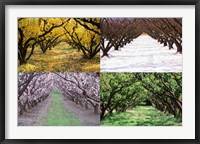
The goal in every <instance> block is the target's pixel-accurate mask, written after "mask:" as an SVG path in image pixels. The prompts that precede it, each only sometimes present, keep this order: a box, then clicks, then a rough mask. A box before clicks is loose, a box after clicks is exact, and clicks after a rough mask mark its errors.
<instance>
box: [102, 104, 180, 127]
mask: <svg viewBox="0 0 200 144" xmlns="http://www.w3.org/2000/svg"><path fill="white" fill-rule="evenodd" d="M101 125H104V126H180V125H181V121H180V120H177V119H175V118H173V117H172V116H170V115H167V114H165V113H163V112H160V111H158V110H157V109H155V108H154V107H152V106H138V107H136V108H134V109H132V110H128V111H127V112H122V113H114V114H113V115H111V116H108V117H107V118H105V119H104V120H103V121H101Z"/></svg>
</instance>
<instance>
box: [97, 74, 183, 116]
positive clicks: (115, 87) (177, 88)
mask: <svg viewBox="0 0 200 144" xmlns="http://www.w3.org/2000/svg"><path fill="white" fill-rule="evenodd" d="M100 87H101V92H100V100H101V119H103V118H105V117H106V116H109V115H111V114H112V113H113V112H125V111H126V110H129V109H133V108H134V107H136V106H137V105H152V106H154V107H155V108H157V109H158V110H160V111H163V112H165V113H168V114H170V115H173V116H174V117H177V118H179V117H181V116H182V74H181V73H101V83H100Z"/></svg>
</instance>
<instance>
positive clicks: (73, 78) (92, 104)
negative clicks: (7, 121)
mask: <svg viewBox="0 0 200 144" xmlns="http://www.w3.org/2000/svg"><path fill="white" fill-rule="evenodd" d="M99 81H100V80H99V73H19V76H18V112H19V114H20V115H22V114H24V113H25V112H27V109H31V108H32V107H35V106H36V105H37V104H38V103H40V102H42V101H44V100H45V99H46V98H47V97H49V96H50V95H51V93H52V92H55V91H57V92H59V93H60V94H62V96H63V97H64V99H66V100H70V101H72V102H74V103H76V105H79V106H81V107H82V108H83V109H88V110H91V111H93V112H94V113H95V114H99V113H100V104H99V103H100V98H99V92H100V88H99Z"/></svg>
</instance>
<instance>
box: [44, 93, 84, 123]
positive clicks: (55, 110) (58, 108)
mask: <svg viewBox="0 0 200 144" xmlns="http://www.w3.org/2000/svg"><path fill="white" fill-rule="evenodd" d="M51 96H52V103H51V104H50V107H49V110H48V113H47V116H46V117H45V118H44V120H43V125H46V126H79V125H80V121H79V120H78V118H77V116H76V115H75V114H73V113H71V112H69V111H67V109H66V108H65V106H64V104H63V99H62V97H61V95H60V94H59V93H57V92H54V93H52V95H51Z"/></svg>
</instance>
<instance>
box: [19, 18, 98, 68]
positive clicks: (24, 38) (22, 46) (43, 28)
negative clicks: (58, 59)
mask: <svg viewBox="0 0 200 144" xmlns="http://www.w3.org/2000/svg"><path fill="white" fill-rule="evenodd" d="M61 42H66V43H67V44H68V45H70V46H71V47H72V48H74V49H77V50H79V51H80V52H82V53H83V57H84V58H87V59H92V58H93V57H94V56H95V55H96V54H97V53H98V52H99V51H100V19H99V18H18V61H19V65H22V64H25V63H26V62H27V61H28V60H29V59H30V58H31V56H32V55H33V54H34V51H35V48H36V47H39V48H40V49H41V51H42V53H45V52H46V51H47V50H48V49H49V50H51V49H53V48H54V47H55V46H56V45H58V44H60V43H61Z"/></svg>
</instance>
